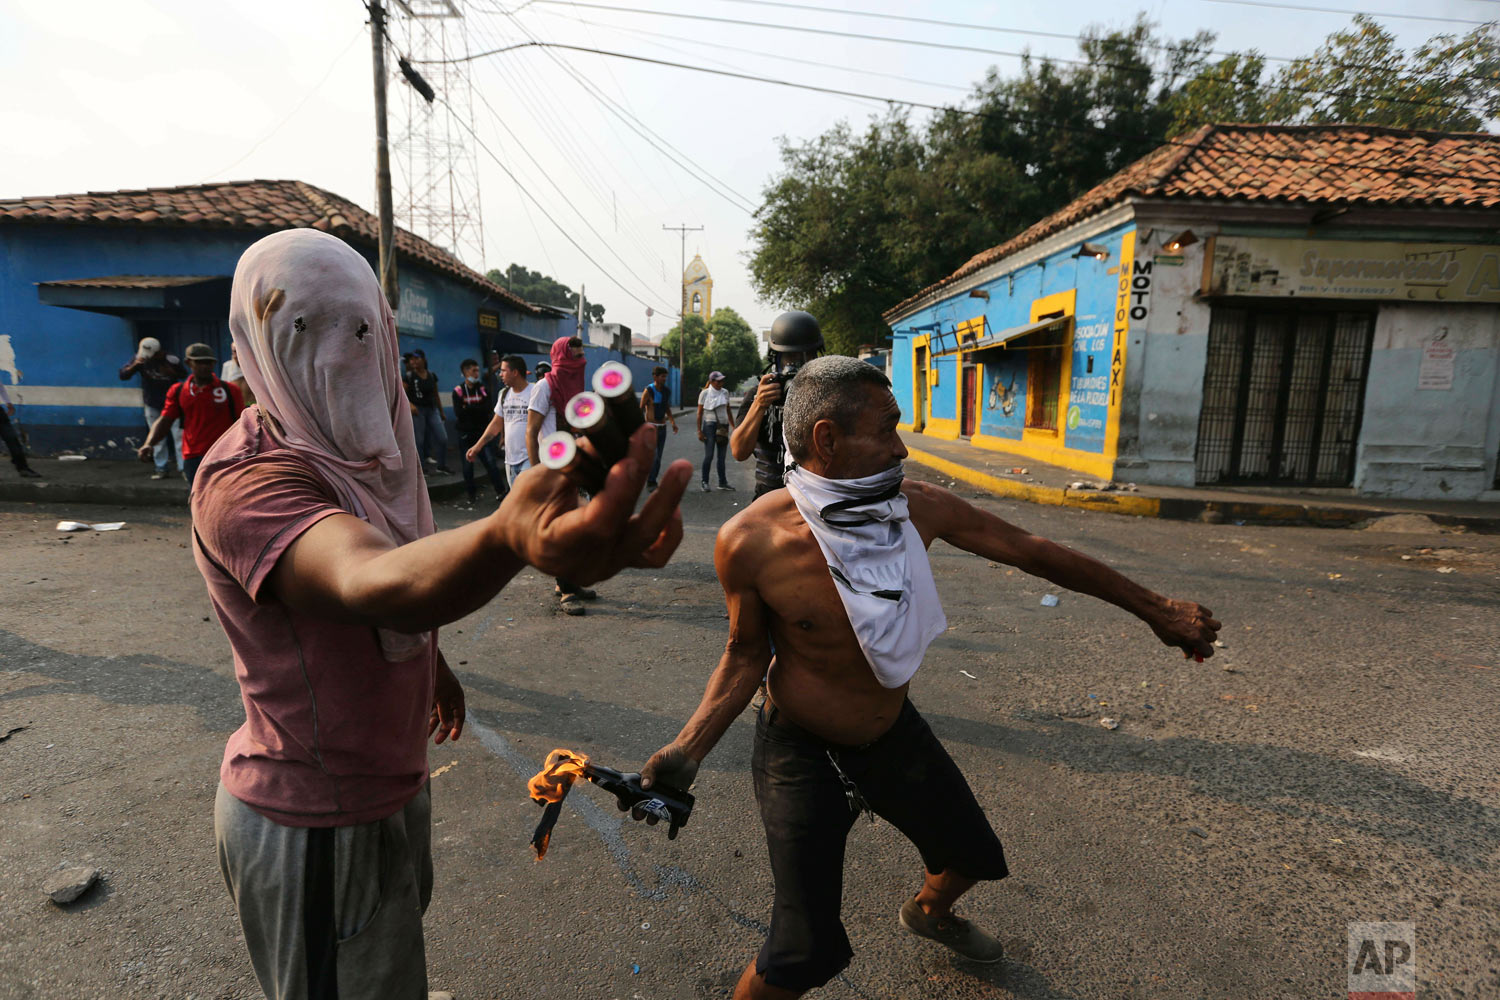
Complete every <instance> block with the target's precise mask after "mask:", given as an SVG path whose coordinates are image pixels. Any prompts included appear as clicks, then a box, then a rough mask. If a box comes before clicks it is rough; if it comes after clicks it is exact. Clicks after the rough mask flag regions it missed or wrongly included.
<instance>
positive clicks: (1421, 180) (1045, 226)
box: [885, 125, 1500, 320]
mask: <svg viewBox="0 0 1500 1000" xmlns="http://www.w3.org/2000/svg"><path fill="white" fill-rule="evenodd" d="M1129 197H1142V198H1153V199H1172V198H1183V199H1187V198H1192V199H1204V198H1207V199H1220V200H1231V201H1242V202H1261V203H1267V204H1270V203H1280V204H1308V205H1317V204H1339V205H1364V206H1369V205H1381V206H1393V207H1448V208H1479V209H1487V208H1495V207H1497V206H1500V135H1490V134H1488V133H1480V132H1425V131H1417V130H1413V129H1398V128H1385V127H1381V126H1372V125H1205V126H1203V127H1202V128H1200V129H1198V130H1197V131H1196V132H1194V133H1193V134H1192V135H1189V136H1184V137H1182V138H1180V139H1178V140H1176V141H1174V142H1172V143H1169V144H1167V145H1164V146H1161V147H1159V148H1157V149H1155V150H1153V151H1152V152H1150V153H1148V154H1146V155H1145V156H1143V157H1141V158H1140V159H1139V160H1137V161H1136V162H1135V163H1132V164H1131V165H1130V166H1128V167H1126V168H1125V169H1124V170H1121V171H1120V172H1119V173H1117V174H1114V175H1113V176H1111V177H1109V178H1107V179H1106V180H1105V181H1103V182H1102V183H1100V184H1099V185H1097V186H1095V187H1094V188H1092V189H1090V190H1089V191H1086V192H1084V193H1083V194H1082V195H1080V196H1079V197H1077V198H1075V199H1074V200H1073V201H1072V202H1070V203H1068V204H1067V205H1065V206H1063V207H1062V208H1061V209H1059V210H1058V211H1056V212H1053V213H1052V214H1051V215H1049V216H1047V217H1046V218H1044V219H1042V220H1041V221H1040V222H1037V223H1036V224H1035V225H1033V226H1031V227H1030V228H1028V229H1026V230H1025V231H1024V232H1022V233H1020V234H1019V235H1017V236H1015V237H1013V238H1011V239H1010V240H1007V241H1006V242H1005V243H1002V244H1000V245H999V246H997V247H992V248H991V249H989V250H985V251H984V252H982V253H978V254H975V255H974V256H973V257H971V258H969V260H968V261H967V262H966V263H965V264H964V265H963V266H962V267H960V268H959V269H958V270H957V271H954V272H953V273H952V274H950V275H948V276H947V277H946V278H944V279H942V280H941V281H938V282H936V283H934V284H932V285H929V286H928V287H926V288H924V289H922V290H921V291H920V292H918V293H917V294H916V295H913V296H911V297H910V298H908V299H906V300H905V301H904V302H901V303H900V304H898V305H896V306H894V307H893V308H891V309H890V310H888V311H887V312H886V313H885V318H886V319H887V320H890V319H891V318H892V317H894V316H897V315H899V314H901V312H902V311H903V310H905V309H906V308H907V307H908V306H910V305H911V304H912V303H914V302H916V301H918V300H920V299H923V298H925V297H927V296H928V295H930V294H931V293H932V292H934V291H937V290H938V289H940V288H943V287H944V286H946V285H949V284H951V283H953V282H955V281H959V280H960V279H962V278H965V277H967V276H968V275H971V274H973V273H974V272H976V271H979V270H980V269H982V268H984V267H986V266H987V265H989V264H992V263H994V262H995V261H997V260H1001V259H1003V258H1005V257H1008V256H1009V255H1011V254H1013V253H1016V252H1017V251H1019V250H1022V249H1025V248H1026V247H1028V246H1030V245H1032V244H1033V243H1038V242H1040V241H1041V240H1043V239H1045V238H1046V237H1048V236H1051V235H1052V234H1053V233H1055V232H1058V231H1060V230H1062V229H1066V228H1067V227H1068V226H1071V225H1073V224H1074V223H1076V222H1080V221H1082V220H1083V219H1085V218H1087V217H1089V216H1091V215H1094V214H1096V213H1098V212H1100V211H1102V210H1104V209H1106V208H1109V207H1110V206H1112V205H1114V204H1116V203H1118V202H1121V201H1124V200H1125V199H1127V198H1129Z"/></svg>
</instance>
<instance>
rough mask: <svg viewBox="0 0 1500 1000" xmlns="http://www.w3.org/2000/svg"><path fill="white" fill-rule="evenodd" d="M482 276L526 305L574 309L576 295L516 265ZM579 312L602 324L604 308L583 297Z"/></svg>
mask: <svg viewBox="0 0 1500 1000" xmlns="http://www.w3.org/2000/svg"><path fill="white" fill-rule="evenodd" d="M485 277H486V278H488V279H490V280H491V281H493V282H494V283H495V284H497V285H503V286H504V287H505V288H506V289H508V290H509V291H511V292H514V293H515V294H516V295H519V296H520V297H521V298H523V299H525V300H526V301H527V302H535V303H537V304H538V305H544V306H555V307H556V308H558V309H567V310H569V311H570V312H571V311H573V310H575V309H577V308H578V293H577V292H575V291H573V289H571V288H569V287H568V286H567V285H565V284H563V283H562V282H560V281H558V280H557V279H556V278H550V277H548V276H547V275H545V274H542V273H541V272H540V271H532V270H529V269H527V268H525V267H522V266H521V265H520V264H511V265H510V266H509V267H507V268H506V269H505V270H504V271H500V270H498V269H496V268H490V270H489V273H487V274H486V275H485ZM583 309H584V312H585V313H586V314H587V315H588V317H589V318H590V319H591V320H593V321H594V322H595V323H602V322H604V307H603V306H602V305H600V304H599V303H597V302H590V301H589V298H588V296H587V295H585V296H584V297H583Z"/></svg>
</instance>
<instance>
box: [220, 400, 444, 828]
mask: <svg viewBox="0 0 1500 1000" xmlns="http://www.w3.org/2000/svg"><path fill="white" fill-rule="evenodd" d="M259 416H260V414H259V410H258V409H256V408H252V409H251V410H250V411H248V412H247V413H246V414H245V415H244V418H242V419H241V420H240V421H238V422H237V423H236V424H235V425H234V426H233V427H231V428H230V429H229V430H228V431H226V432H225V433H224V435H223V436H222V437H221V438H219V440H218V441H217V442H215V444H214V446H213V448H212V449H211V450H210V451H209V453H208V455H207V456H206V458H205V461H204V464H203V470H206V473H207V474H206V475H205V471H200V472H199V473H198V479H197V481H196V482H195V483H194V488H193V498H192V511H193V556H194V558H195V559H196V561H197V563H198V570H199V572H201V573H202V574H203V579H204V582H206V583H207V584H208V596H209V598H210V600H212V601H213V605H214V610H215V611H217V612H218V615H219V622H220V623H221V624H222V625H223V626H224V632H225V634H226V635H228V636H229V645H230V648H231V649H232V650H233V651H234V671H235V677H236V679H237V680H238V681H239V684H240V694H241V697H242V698H243V700H244V703H245V724H244V725H243V726H241V727H240V728H239V729H238V730H236V731H235V733H234V735H233V736H231V737H230V738H229V745H228V746H226V747H225V748H224V763H223V765H222V766H221V767H220V769H219V778H220V780H221V781H223V783H224V787H225V788H226V789H228V790H229V793H230V794H231V795H233V796H234V797H235V798H237V799H239V800H240V801H242V802H244V803H245V804H246V805H248V806H250V808H252V809H254V810H255V811H256V812H258V813H260V814H261V815H263V816H265V817H266V818H267V819H270V820H273V821H275V822H277V823H282V824H284V825H287V826H350V825H353V824H356V823H368V822H372V821H374V820H377V819H382V818H384V817H386V816H389V815H391V814H392V813H394V812H396V810H398V809H400V808H401V807H402V806H403V805H405V804H406V802H407V800H409V799H410V798H411V797H412V796H413V795H415V794H416V793H417V792H418V791H420V790H421V788H422V785H423V783H424V782H425V781H426V780H427V719H428V716H429V714H430V712H431V709H432V695H433V676H434V672H435V670H436V664H437V633H436V631H434V632H433V635H432V642H431V643H429V644H428V646H427V651H426V652H424V653H422V654H421V655H420V656H418V657H416V658H414V659H411V660H408V661H406V662H404V663H390V662H387V661H386V660H385V658H384V657H383V656H381V653H380V644H379V641H378V639H377V638H376V633H375V630H374V629H373V628H370V627H369V626H364V625H342V624H336V623H332V622H329V621H326V620H323V619H319V618H315V617H312V616H309V615H305V614H303V613H301V612H299V611H297V610H296V609H295V608H291V607H288V606H286V605H284V604H282V603H281V602H280V601H279V600H277V598H276V596H275V595H274V594H273V593H272V592H271V590H270V588H269V587H267V586H266V580H267V578H268V577H269V576H270V575H271V570H272V569H274V568H275V566H276V561H277V560H278V559H280V558H281V555H282V553H284V552H285V551H286V550H287V547H288V546H290V545H291V544H292V542H293V541H295V540H296V539H297V538H298V536H300V535H301V534H302V533H303V532H304V531H306V530H307V529H308V528H310V527H311V526H312V525H314V524H316V523H317V522H318V521H320V520H322V519H323V518H325V517H329V516H331V515H334V514H343V513H348V512H347V511H345V510H343V509H342V508H340V507H339V506H338V505H337V500H336V499H335V497H336V494H335V493H334V491H333V489H332V487H330V486H329V485H328V484H327V482H326V481H325V480H324V479H323V478H322V477H321V476H319V475H318V473H317V471H316V470H315V469H314V468H313V467H312V466H311V465H310V464H309V463H307V462H306V461H304V460H303V459H301V458H299V457H298V455H297V454H296V453H295V452H293V451H291V450H290V449H287V448H283V447H281V446H280V445H278V444H277V443H276V442H275V440H274V439H273V438H271V437H270V435H268V434H265V433H263V432H262V430H261V427H260V423H259V419H258V418H259Z"/></svg>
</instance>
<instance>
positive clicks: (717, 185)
mask: <svg viewBox="0 0 1500 1000" xmlns="http://www.w3.org/2000/svg"><path fill="white" fill-rule="evenodd" d="M512 20H513V21H516V26H517V27H518V28H519V29H520V30H521V32H522V33H523V34H525V35H526V37H527V38H529V39H531V41H530V42H527V43H521V45H520V46H507V47H506V48H502V49H498V50H496V51H498V52H504V51H508V50H509V49H511V48H518V47H524V46H526V45H530V46H534V47H536V48H540V49H542V50H543V51H544V52H546V53H547V56H548V58H550V59H552V61H553V62H555V63H557V65H558V66H560V67H562V69H563V71H564V72H566V73H567V74H568V75H569V76H571V77H572V78H573V80H574V81H575V82H577V83H578V85H579V86H580V87H582V88H583V89H584V91H585V92H587V93H588V94H590V96H592V97H594V99H595V100H597V101H599V102H600V103H601V104H603V105H604V106H605V108H606V109H607V110H609V111H610V112H611V113H612V114H614V115H615V116H616V117H618V118H619V119H620V120H621V121H622V122H623V123H624V124H625V125H626V127H628V128H629V129H631V131H633V132H635V133H636V134H637V135H639V136H640V137H641V138H642V139H644V140H645V141H646V143H647V144H648V145H651V146H652V147H653V148H655V149H656V151H657V152H659V153H661V154H662V155H663V156H665V157H667V158H668V159H669V160H671V161H672V162H673V163H675V164H676V165H677V166H678V167H680V168H681V169H682V170H684V171H685V172H687V173H688V174H689V175H691V176H692V177H693V178H694V179H695V180H697V181H699V182H700V183H702V184H703V185H704V186H705V187H707V188H708V189H709V190H710V191H711V192H713V193H714V194H717V195H718V196H719V197H720V198H723V199H724V200H725V201H728V202H729V203H730V204H731V205H733V206H734V207H735V208H738V209H739V210H740V211H742V212H744V213H746V214H747V215H754V214H755V207H754V203H753V202H751V200H750V199H749V198H746V197H745V196H744V195H741V194H740V193H739V192H737V191H735V190H734V189H733V188H731V187H730V186H729V185H728V184H726V183H724V182H723V181H721V180H719V179H718V178H717V177H715V176H714V175H713V174H712V173H711V172H709V170H708V169H707V168H706V167H703V166H702V165H700V164H698V163H697V162H696V161H695V160H693V158H692V157H690V156H688V155H687V154H686V153H684V152H683V151H682V150H680V149H678V148H677V147H676V146H673V145H672V143H670V142H668V141H667V139H666V138H664V137H663V136H661V135H660V134H659V133H658V132H656V131H655V130H654V129H652V128H651V127H650V126H648V125H646V123H645V122H643V121H641V120H640V119H639V118H637V117H636V116H635V115H633V114H630V113H629V112H628V111H626V110H623V109H621V108H620V106H619V105H618V104H617V103H616V102H615V101H613V100H612V99H610V98H609V97H608V96H606V95H605V94H603V93H601V92H600V91H599V89H598V88H597V87H595V86H594V85H593V84H592V83H590V82H589V81H588V80H587V79H586V78H585V77H583V76H582V75H580V74H579V73H578V71H577V70H575V69H574V68H573V67H572V65H570V64H569V63H568V62H567V61H566V60H563V59H561V58H560V57H558V56H557V55H556V54H555V53H552V52H551V51H550V49H552V48H567V49H576V50H577V51H579V52H603V51H605V50H603V49H589V48H585V47H583V46H573V45H557V44H555V43H552V42H543V41H541V40H539V39H537V38H536V37H535V36H534V35H532V34H531V32H530V31H528V30H527V29H526V26H525V25H523V24H521V23H520V22H519V21H518V20H516V19H515V18H512ZM488 54H494V53H488ZM474 58H478V56H475V57H474ZM653 137H654V138H653ZM658 142H659V143H661V144H664V145H665V146H666V147H667V149H663V148H662V145H659V144H658ZM668 150H671V152H668Z"/></svg>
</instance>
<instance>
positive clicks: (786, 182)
mask: <svg viewBox="0 0 1500 1000" xmlns="http://www.w3.org/2000/svg"><path fill="white" fill-rule="evenodd" d="M1214 41H1215V39H1214V36H1213V35H1211V34H1209V33H1206V32H1199V33H1198V34H1195V35H1192V36H1190V37H1187V38H1183V39H1179V40H1176V41H1170V40H1164V39H1162V38H1160V37H1158V36H1157V35H1156V34H1155V32H1154V30H1153V28H1152V25H1151V24H1150V22H1148V21H1147V20H1146V19H1145V18H1144V16H1142V17H1140V18H1137V20H1136V21H1135V22H1134V23H1133V24H1132V25H1131V26H1129V27H1127V28H1124V29H1119V30H1114V31H1103V30H1101V29H1091V30H1090V31H1088V32H1086V33H1085V35H1084V36H1083V38H1082V39H1081V41H1080V45H1079V47H1080V50H1081V53H1082V55H1083V57H1084V58H1083V60H1082V61H1081V63H1080V64H1079V65H1067V66H1064V65H1061V64H1059V63H1056V62H1054V61H1052V60H1048V59H1031V58H1028V59H1025V60H1023V62H1022V66H1021V70H1020V73H1019V74H1018V75H1016V76H1014V77H1001V76H1000V75H999V74H998V73H997V72H996V71H995V70H993V69H992V70H991V71H990V72H989V73H988V74H987V76H986V77H985V79H984V80H983V81H981V82H980V83H979V84H978V85H977V86H976V87H975V89H974V91H973V93H972V94H971V95H970V97H969V98H968V100H967V101H966V102H965V103H964V104H963V106H962V108H961V109H951V110H948V111H945V112H940V113H938V114H935V115H933V116H932V117H931V118H930V119H929V120H928V121H926V122H925V123H915V124H914V123H913V121H912V119H911V117H910V116H909V115H908V114H907V113H905V112H901V111H895V112H891V113H889V114H887V115H885V116H884V117H881V118H874V119H872V120H871V121H869V122H868V123H867V124H866V126H865V127H864V128H863V129H856V128H853V127H851V126H850V125H849V124H847V123H840V124H838V125H837V126H835V127H834V128H832V129H830V130H828V131H827V132H824V133H823V134H822V135H820V136H817V137H815V138H811V139H802V140H792V139H787V138H783V139H782V140H781V171H780V173H779V174H778V175H777V176H775V177H773V178H772V179H771V181H770V182H769V183H768V185H767V186H766V188H765V190H764V192H763V196H762V203H761V206H760V208H759V209H758V211H757V213H756V218H755V223H754V226H753V228H752V230H751V240H752V248H751V253H750V260H749V263H750V275H751V280H752V283H753V284H754V286H755V289H756V291H757V293H759V294H760V296H761V297H762V298H764V299H766V300H767V301H769V302H771V303H773V304H775V305H778V306H782V307H784V308H797V309H807V310H808V311H810V312H812V313H813V314H814V315H815V316H817V317H818V320H819V322H820V323H821V324H822V326H823V331H824V336H825V338H826V339H827V341H828V348H829V350H831V351H835V352H838V353H844V354H853V353H855V349H856V348H857V347H858V346H859V345H860V344H864V343H877V344H878V343H882V342H884V341H885V340H886V339H887V337H888V336H889V330H888V329H887V327H886V326H885V323H884V322H883V321H882V320H881V318H880V316H881V313H882V312H884V311H885V310H886V309H889V308H890V307H891V306H893V305H895V304H896V303H897V302H899V301H901V300H902V299H905V298H907V297H908V296H910V295H911V294H912V293H914V292H916V291H918V290H920V289H922V288H924V287H926V286H927V285H930V284H932V283H933V282H935V281H938V280H939V279H941V278H943V277H945V276H946V275H948V274H951V273H952V272H953V271H954V270H956V269H957V268H958V267H960V266H961V265H962V264H963V263H964V262H965V261H966V260H968V259H969V258H970V257H971V256H972V255H974V254H975V253H978V252H980V251H983V250H986V249H988V248H990V247H993V246H996V245H998V244H1001V243H1004V242H1005V241H1006V240H1007V239H1009V238H1011V237H1013V236H1015V235H1016V234H1018V233H1020V232H1021V231H1023V230H1024V229H1025V228H1026V227H1027V226H1030V225H1031V224H1032V223H1034V222H1036V221H1037V220H1039V219H1040V218H1042V217H1043V216H1045V215H1047V214H1048V213H1050V212H1053V211H1056V210H1057V209H1059V208H1061V207H1062V206H1063V205H1065V204H1067V203H1068V202H1069V201H1071V200H1072V199H1074V198H1076V197H1077V196H1078V195H1080V194H1082V193H1083V192H1084V191H1087V190H1088V189H1089V188H1091V187H1093V186H1094V185H1096V184H1098V183H1099V182H1100V181H1102V180H1104V179H1105V178H1107V177H1109V176H1110V175H1111V174H1113V173H1115V172H1117V171H1118V170H1120V169H1122V168H1123V167H1125V166H1127V165H1129V164H1130V163H1132V162H1134V161H1136V160H1137V159H1139V158H1140V157H1142V156H1144V155H1146V154H1147V153H1149V152H1151V151H1152V150H1153V149H1156V148H1157V147H1159V146H1161V145H1163V144H1164V143H1166V142H1167V141H1169V137H1171V136H1176V135H1179V134H1182V133H1184V132H1189V131H1191V130H1192V129H1194V128H1197V127H1198V126H1199V125H1202V124H1205V123H1208V122H1220V121H1239V122H1276V123H1315V122H1331V121H1354V122H1369V123H1371V124H1382V125H1395V126H1405V127H1413V128H1429V129H1445V130H1450V129H1456V130H1475V129H1479V128H1482V127H1483V126H1484V125H1485V124H1486V123H1488V122H1491V121H1494V120H1495V119H1496V118H1500V37H1497V29H1496V26H1495V25H1494V24H1488V25H1485V26H1483V27H1481V28H1478V29H1476V30H1474V31H1472V32H1470V33H1469V34H1467V35H1465V36H1463V37H1461V38H1457V37H1454V36H1451V35H1438V36H1435V37H1433V38H1432V39H1431V40H1429V41H1428V42H1427V43H1426V44H1425V45H1423V46H1421V47H1419V48H1417V49H1416V50H1414V51H1413V52H1410V53H1407V52H1403V51H1402V50H1400V49H1399V48H1397V47H1396V45H1395V41H1394V38H1393V37H1392V36H1391V35H1390V34H1389V33H1388V32H1386V31H1385V30H1384V29H1382V28H1381V27H1380V26H1379V25H1377V24H1376V23H1375V22H1373V21H1371V20H1370V19H1369V18H1366V17H1364V16H1363V15H1361V16H1359V17H1356V18H1355V20H1354V22H1353V25H1352V26H1351V28H1350V29H1348V30H1347V31H1342V32H1336V33H1334V34H1333V35H1330V36H1329V38H1328V39H1327V41H1326V42H1325V43H1324V45H1323V46H1322V47H1321V48H1320V49H1318V50H1317V51H1316V52H1315V53H1313V54H1312V55H1310V56H1307V57H1305V58H1303V59H1299V60H1297V61H1296V62H1294V63H1291V64H1289V65H1287V66H1286V67H1285V68H1284V69H1282V70H1281V71H1280V72H1278V73H1275V74H1268V73H1267V69H1266V60H1265V58H1264V57H1263V56H1261V55H1260V54H1258V53H1256V52H1254V51H1249V52H1243V53H1232V54H1230V55H1227V56H1221V57H1220V58H1218V59H1217V60H1211V59H1210V55H1211V52H1210V50H1211V48H1212V46H1213V44H1214Z"/></svg>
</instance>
